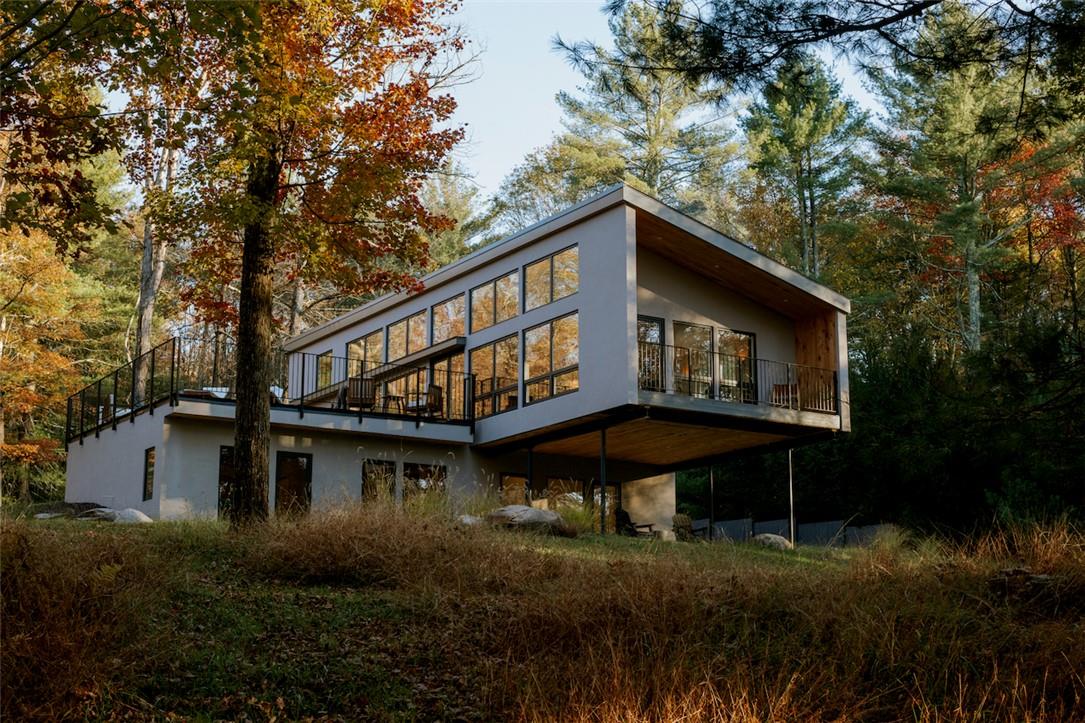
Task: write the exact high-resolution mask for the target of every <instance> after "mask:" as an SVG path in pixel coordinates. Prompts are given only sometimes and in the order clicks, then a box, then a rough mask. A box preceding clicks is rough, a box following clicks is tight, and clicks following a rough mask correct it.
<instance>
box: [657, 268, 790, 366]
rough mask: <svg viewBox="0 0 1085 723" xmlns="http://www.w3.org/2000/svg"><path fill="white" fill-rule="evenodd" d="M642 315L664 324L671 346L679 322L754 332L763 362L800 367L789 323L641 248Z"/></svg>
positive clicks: (776, 314) (763, 308) (781, 316)
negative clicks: (791, 363) (780, 362)
mask: <svg viewBox="0 0 1085 723" xmlns="http://www.w3.org/2000/svg"><path fill="white" fill-rule="evenodd" d="M637 309H638V314H640V315H644V316H655V317H661V318H663V319H664V320H665V322H666V323H665V329H666V343H667V344H673V343H674V322H675V321H687V322H692V323H695V324H704V325H710V326H714V327H721V326H722V327H727V328H729V329H735V330H737V331H746V332H753V333H754V334H756V335H757V342H756V343H757V356H758V358H760V359H772V360H775V361H782V362H794V361H795V328H794V325H793V324H792V322H791V320H790V319H788V318H787V317H785V316H783V315H782V314H778V313H776V312H774V311H772V310H771V309H767V308H765V307H764V306H761V305H760V304H757V303H756V302H754V301H751V300H750V299H748V298H746V297H744V296H742V295H741V294H737V293H735V292H733V291H731V290H729V289H726V288H724V287H723V286H720V285H719V284H716V283H713V282H712V281H710V280H708V279H706V278H704V277H702V276H698V275H696V274H693V273H690V272H689V271H688V270H686V269H684V268H682V267H681V266H678V265H677V264H675V263H674V262H672V261H669V260H667V259H665V258H663V257H662V256H660V255H659V254H657V253H655V252H653V251H650V250H648V249H645V248H643V247H638V248H637Z"/></svg>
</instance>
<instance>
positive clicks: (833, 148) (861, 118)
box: [743, 56, 866, 278]
mask: <svg viewBox="0 0 1085 723" xmlns="http://www.w3.org/2000/svg"><path fill="white" fill-rule="evenodd" d="M865 125H866V117H865V115H864V114H862V113H860V112H859V111H858V110H857V109H856V107H855V102H854V101H852V100H851V99H848V98H844V97H842V95H841V91H840V84H839V82H837V80H836V79H835V78H833V77H832V75H831V74H830V72H829V70H828V69H827V68H826V67H825V65H824V64H823V63H821V62H820V61H819V60H817V59H816V58H814V57H812V56H799V57H796V58H795V59H794V60H793V61H792V62H791V63H789V64H788V65H786V66H784V67H783V68H781V70H780V72H779V73H778V74H777V76H776V78H775V79H774V80H773V81H772V82H771V83H768V84H766V85H765V87H764V88H763V90H762V94H761V99H760V100H759V101H757V102H756V103H754V104H753V106H751V108H750V114H749V116H748V117H747V118H746V119H745V121H744V122H743V127H744V129H745V132H746V140H747V143H748V148H749V159H750V164H751V166H752V168H753V169H754V170H755V171H756V173H757V176H758V178H759V179H760V180H761V181H763V182H764V183H765V184H766V185H767V186H769V187H770V189H773V190H776V191H777V192H778V193H779V195H780V196H782V197H787V198H790V199H791V204H790V205H791V209H792V215H793V217H794V223H793V224H792V225H793V226H794V227H795V228H796V229H797V231H798V238H797V239H796V243H795V247H796V248H797V250H798V260H799V262H800V267H801V269H802V271H803V273H805V274H809V275H811V276H813V277H815V278H817V277H820V276H821V273H822V262H823V259H824V249H823V248H822V239H821V234H822V229H823V227H824V226H825V225H826V224H827V223H829V222H830V221H832V220H833V219H834V218H837V217H838V216H839V214H840V210H841V203H842V201H843V200H844V196H845V195H846V194H847V193H848V192H849V191H851V190H853V189H854V187H855V185H856V176H857V170H858V166H859V156H858V152H857V148H856V146H857V142H859V141H860V140H861V138H862V136H863V133H864V127H865ZM766 190H768V189H766ZM751 231H753V233H752V234H751V235H754V236H756V235H757V232H756V228H753V227H751Z"/></svg>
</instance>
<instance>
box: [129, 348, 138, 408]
mask: <svg viewBox="0 0 1085 723" xmlns="http://www.w3.org/2000/svg"><path fill="white" fill-rule="evenodd" d="M138 365H139V357H138V356H137V357H136V358H135V359H133V360H132V389H131V390H130V391H131V394H130V395H129V396H130V397H131V400H130V401H129V403H128V421H129V422H131V423H132V424H135V423H136V367H137V366H138Z"/></svg>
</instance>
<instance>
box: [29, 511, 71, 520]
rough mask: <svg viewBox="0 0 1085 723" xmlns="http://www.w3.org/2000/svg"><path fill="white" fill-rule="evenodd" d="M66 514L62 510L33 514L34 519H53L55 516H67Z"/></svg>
mask: <svg viewBox="0 0 1085 723" xmlns="http://www.w3.org/2000/svg"><path fill="white" fill-rule="evenodd" d="M67 516H68V515H67V514H65V513H63V512H39V513H38V514H36V515H34V519H35V520H53V519H56V518H57V517H67Z"/></svg>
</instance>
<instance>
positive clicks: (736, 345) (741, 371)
mask: <svg viewBox="0 0 1085 723" xmlns="http://www.w3.org/2000/svg"><path fill="white" fill-rule="evenodd" d="M716 341H717V345H716V349H717V350H718V352H719V383H720V399H724V400H727V401H731V402H756V401H757V390H756V387H755V384H754V366H753V363H754V362H753V360H754V359H755V358H756V355H755V344H754V341H755V340H754V335H753V334H749V333H747V332H744V331H735V330H733V329H720V330H719V333H718V334H717V336H716Z"/></svg>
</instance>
